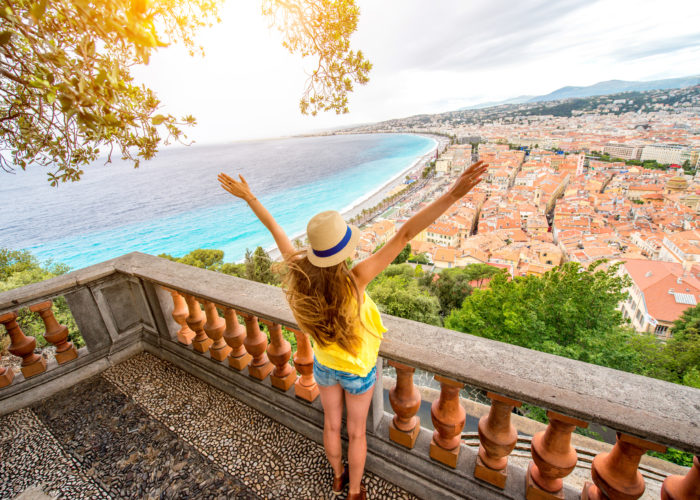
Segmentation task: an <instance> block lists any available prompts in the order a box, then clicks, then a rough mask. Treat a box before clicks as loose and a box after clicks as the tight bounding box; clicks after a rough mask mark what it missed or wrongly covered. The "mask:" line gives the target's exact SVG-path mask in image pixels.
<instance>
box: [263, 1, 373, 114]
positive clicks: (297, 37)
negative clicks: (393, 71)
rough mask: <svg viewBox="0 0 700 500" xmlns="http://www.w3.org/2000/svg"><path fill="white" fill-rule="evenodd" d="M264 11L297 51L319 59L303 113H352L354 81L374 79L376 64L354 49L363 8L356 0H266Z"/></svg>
mask: <svg viewBox="0 0 700 500" xmlns="http://www.w3.org/2000/svg"><path fill="white" fill-rule="evenodd" d="M263 13H264V14H265V15H267V16H269V17H270V19H271V20H272V23H273V24H275V25H277V27H278V28H279V30H280V32H282V34H283V35H284V41H283V42H282V44H283V45H284V47H285V48H287V49H288V50H289V51H290V52H291V53H300V54H301V55H302V56H303V57H307V56H312V57H315V58H316V67H315V68H314V69H313V70H312V72H311V74H310V75H309V78H308V80H307V82H306V90H305V91H304V95H303V96H302V98H301V101H300V102H299V108H300V109H301V112H302V113H303V114H311V115H314V116H315V115H316V114H317V113H318V112H319V111H331V110H332V111H335V112H336V114H341V113H347V112H348V111H349V110H348V92H351V91H352V90H353V82H354V83H359V84H361V85H364V84H365V83H367V82H368V81H369V77H368V76H367V75H368V74H369V71H370V70H371V69H372V64H371V63H370V62H369V61H367V60H366V59H365V58H364V55H363V54H362V51H360V50H358V51H357V52H355V51H353V50H350V36H351V35H352V34H353V33H354V32H355V30H356V29H357V22H358V20H359V16H360V9H359V8H358V7H357V6H356V5H355V2H354V1H353V0H336V1H330V0H263Z"/></svg>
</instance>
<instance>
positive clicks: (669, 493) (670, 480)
mask: <svg viewBox="0 0 700 500" xmlns="http://www.w3.org/2000/svg"><path fill="white" fill-rule="evenodd" d="M698 498H700V458H698V457H697V455H696V456H695V457H693V466H692V467H691V468H690V470H689V471H688V473H687V474H686V475H685V476H676V475H673V476H668V477H667V478H666V480H665V481H664V484H663V485H662V486H661V500H697V499H698Z"/></svg>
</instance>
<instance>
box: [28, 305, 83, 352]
mask: <svg viewBox="0 0 700 500" xmlns="http://www.w3.org/2000/svg"><path fill="white" fill-rule="evenodd" d="M52 306H53V302H52V301H50V300H47V301H45V302H40V303H39V304H34V305H32V306H29V310H30V311H32V312H34V313H38V314H39V316H41V319H42V321H43V322H44V326H45V327H46V332H44V338H45V339H46V340H47V341H49V342H50V343H52V344H53V345H54V346H56V362H57V363H58V364H59V365H60V364H62V363H67V362H68V361H73V360H74V359H76V358H77V357H78V350H77V349H76V348H75V346H74V345H73V343H72V342H70V341H69V340H68V327H67V326H65V325H60V324H59V323H58V321H57V320H56V317H55V316H54V315H53V309H52Z"/></svg>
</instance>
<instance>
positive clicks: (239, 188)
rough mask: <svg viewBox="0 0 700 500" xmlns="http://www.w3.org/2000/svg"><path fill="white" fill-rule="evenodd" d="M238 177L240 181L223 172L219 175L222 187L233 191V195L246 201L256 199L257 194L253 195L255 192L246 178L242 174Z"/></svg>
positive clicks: (230, 191)
mask: <svg viewBox="0 0 700 500" xmlns="http://www.w3.org/2000/svg"><path fill="white" fill-rule="evenodd" d="M238 178H239V179H240V181H237V180H234V179H232V178H231V177H229V176H228V175H226V174H224V173H223V172H222V173H220V174H219V176H218V177H217V179H219V182H220V183H221V187H222V188H224V189H225V190H226V191H228V192H229V193H231V194H232V195H233V196H237V197H238V198H241V199H243V200H245V201H252V200H254V199H255V196H253V193H252V192H251V191H250V187H249V186H248V183H247V182H246V180H245V179H244V178H243V176H242V175H241V174H238Z"/></svg>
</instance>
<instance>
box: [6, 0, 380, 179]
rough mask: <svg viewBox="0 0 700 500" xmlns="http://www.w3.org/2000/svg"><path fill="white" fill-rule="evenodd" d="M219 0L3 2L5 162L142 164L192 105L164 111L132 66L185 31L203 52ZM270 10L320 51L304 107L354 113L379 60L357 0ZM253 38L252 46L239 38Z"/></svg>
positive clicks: (73, 167) (295, 48)
mask: <svg viewBox="0 0 700 500" xmlns="http://www.w3.org/2000/svg"><path fill="white" fill-rule="evenodd" d="M220 3H221V0H150V1H148V0H102V1H99V2H91V1H88V0H70V1H69V0H54V1H51V2H49V1H48V0H34V1H32V0H20V1H12V2H10V1H7V0H5V1H3V2H1V3H0V54H2V57H0V131H1V132H2V133H1V134H0V167H1V168H3V169H4V170H6V171H13V170H14V169H15V168H17V167H19V168H21V169H25V168H27V167H28V166H30V165H41V166H46V167H50V168H51V169H52V171H51V172H49V174H48V176H49V181H50V182H51V183H52V184H53V185H58V183H59V182H65V181H76V180H79V179H80V177H81V175H82V173H83V171H82V167H83V166H84V165H86V164H88V163H90V162H91V161H93V160H95V159H96V158H97V156H98V155H99V154H100V152H108V153H109V157H108V160H107V161H110V160H111V156H112V151H113V150H115V149H116V150H117V151H119V152H120V153H121V157H122V158H123V159H125V160H130V161H132V162H133V164H134V166H138V165H139V163H140V161H141V160H144V159H146V160H147V159H150V158H152V157H153V156H154V155H155V153H156V152H157V150H158V147H159V145H160V144H161V142H164V143H165V144H167V143H169V142H170V141H173V140H176V141H183V140H185V139H186V136H185V135H184V133H183V129H182V127H183V126H189V125H194V124H195V119H194V117H192V116H190V115H187V116H182V117H179V118H178V117H175V116H172V115H168V114H165V115H164V114H159V113H157V110H158V109H159V107H160V101H159V100H158V98H157V97H156V95H155V94H154V93H153V91H151V90H150V89H148V88H146V87H145V86H139V85H136V84H135V83H134V81H133V78H132V76H131V72H130V70H131V68H132V67H133V66H135V65H138V64H147V63H148V61H149V58H150V56H151V54H152V53H153V51H155V50H157V49H159V48H161V47H165V46H167V45H170V44H172V43H182V44H184V45H185V47H187V48H189V50H190V53H191V54H194V53H195V52H201V48H198V47H197V46H196V44H195V41H194V35H195V33H196V31H197V30H198V29H200V28H202V27H203V26H208V25H211V24H212V23H213V22H215V21H218V20H219V18H218V13H217V11H218V7H219V4H220ZM262 10H263V14H264V15H267V16H269V18H270V20H271V25H276V26H277V27H278V28H279V29H280V30H282V32H283V34H284V42H283V44H284V46H285V47H286V48H287V49H288V50H289V51H290V52H292V53H296V54H300V55H301V56H302V57H311V58H314V59H315V60H316V61H317V63H318V64H317V67H316V69H315V70H313V71H312V73H311V75H310V76H309V79H308V80H307V82H306V89H305V91H304V94H303V97H302V99H301V103H300V106H301V111H302V112H303V113H311V114H316V113H317V112H318V111H327V110H334V111H336V112H338V113H345V112H347V111H348V108H347V95H348V92H350V91H352V89H353V82H355V83H360V84H364V83H366V82H367V81H368V77H367V75H368V72H369V70H370V69H371V64H370V63H369V62H368V61H366V60H365V59H364V57H363V55H362V53H361V52H359V51H357V52H355V51H352V50H350V41H349V39H350V35H351V34H352V33H353V32H354V31H355V29H356V28H357V21H358V16H359V10H358V8H357V7H356V6H355V4H354V1H353V0H343V1H331V0H305V1H302V0H264V1H263V9H262ZM241 50H245V48H241Z"/></svg>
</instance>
